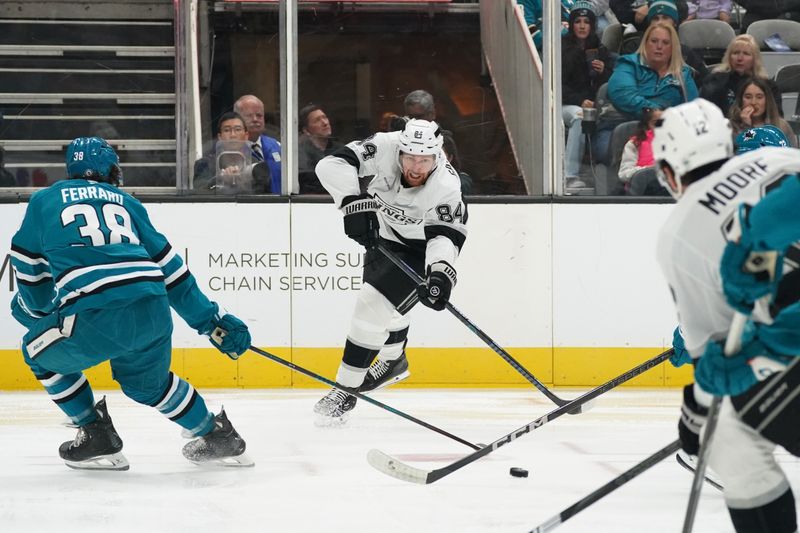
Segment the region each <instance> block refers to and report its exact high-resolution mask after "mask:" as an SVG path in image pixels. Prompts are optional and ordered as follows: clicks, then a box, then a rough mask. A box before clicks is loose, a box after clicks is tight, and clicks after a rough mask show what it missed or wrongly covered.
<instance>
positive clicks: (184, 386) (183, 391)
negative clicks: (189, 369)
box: [152, 372, 214, 436]
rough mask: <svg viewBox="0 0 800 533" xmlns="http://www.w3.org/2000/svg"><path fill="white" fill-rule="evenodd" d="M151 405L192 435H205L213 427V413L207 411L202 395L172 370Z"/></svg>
mask: <svg viewBox="0 0 800 533" xmlns="http://www.w3.org/2000/svg"><path fill="white" fill-rule="evenodd" d="M152 407H155V408H156V409H158V411H159V412H160V413H161V414H162V415H164V416H166V417H167V418H169V419H170V420H172V421H173V422H175V423H176V424H178V425H180V426H181V427H183V428H184V429H186V430H187V431H188V432H189V433H191V434H192V435H193V436H200V435H205V434H207V433H209V432H210V431H211V430H212V429H214V415H213V414H211V413H210V412H209V410H208V408H207V407H206V402H205V401H203V397H202V396H200V393H198V392H197V391H196V390H195V389H194V387H192V386H191V385H190V384H189V382H187V381H185V380H184V379H182V378H180V377H178V376H176V375H175V374H173V373H172V372H170V373H169V379H168V380H167V387H166V389H165V390H164V393H163V394H162V396H161V398H159V399H158V400H157V401H156V402H155V403H153V404H152Z"/></svg>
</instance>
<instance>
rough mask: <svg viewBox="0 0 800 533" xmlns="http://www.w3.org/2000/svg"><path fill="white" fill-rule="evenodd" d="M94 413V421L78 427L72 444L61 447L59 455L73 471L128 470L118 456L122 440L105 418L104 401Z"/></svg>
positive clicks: (120, 454)
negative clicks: (95, 417) (95, 415)
mask: <svg viewBox="0 0 800 533" xmlns="http://www.w3.org/2000/svg"><path fill="white" fill-rule="evenodd" d="M94 409H95V411H96V412H97V420H95V421H94V422H91V423H89V424H86V425H85V426H81V427H79V428H78V434H77V435H76V436H75V440H72V441H67V442H65V443H63V444H62V445H61V446H60V447H59V448H58V454H59V455H60V456H61V458H62V459H63V460H64V462H65V463H66V464H67V466H68V467H70V468H75V469H76V470H128V469H129V468H130V464H129V463H128V460H127V459H126V458H125V456H124V455H122V453H121V451H122V439H121V438H119V435H118V434H117V430H116V429H114V424H113V422H112V421H111V417H110V416H108V408H107V407H106V399H105V397H103V399H102V400H100V401H99V402H97V404H96V405H95V406H94Z"/></svg>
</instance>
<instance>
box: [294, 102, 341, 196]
mask: <svg viewBox="0 0 800 533" xmlns="http://www.w3.org/2000/svg"><path fill="white" fill-rule="evenodd" d="M299 125H300V139H299V141H298V143H297V157H298V162H297V170H298V172H299V180H300V194H328V191H326V190H325V187H323V186H322V184H321V183H320V182H319V178H318V177H317V174H316V172H315V171H314V168H315V167H316V166H317V163H319V162H320V160H321V159H322V158H323V157H325V156H326V155H330V154H332V153H334V152H335V151H336V150H338V149H339V148H341V147H342V146H344V145H343V144H342V143H340V142H337V141H335V140H333V137H332V135H333V130H332V129H331V121H330V120H328V115H326V114H325V111H323V110H322V108H321V107H320V106H318V105H316V104H309V105H307V106H305V107H304V108H302V109H301V110H300V120H299Z"/></svg>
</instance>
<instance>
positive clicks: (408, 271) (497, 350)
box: [377, 243, 581, 415]
mask: <svg viewBox="0 0 800 533" xmlns="http://www.w3.org/2000/svg"><path fill="white" fill-rule="evenodd" d="M377 248H378V250H380V251H381V252H382V253H383V255H385V256H386V257H387V258H388V259H389V260H390V261H391V262H392V263H394V264H395V265H396V266H397V267H398V268H399V269H400V270H402V271H403V272H405V273H406V275H408V277H409V278H411V279H412V280H414V282H416V283H417V284H418V285H419V284H422V283H424V282H425V280H423V279H422V277H420V275H419V274H417V273H416V272H415V271H414V269H413V268H411V267H410V266H408V265H407V264H406V263H405V262H404V261H403V260H402V259H400V258H399V257H397V256H396V255H395V254H394V253H393V252H392V251H391V250H389V249H388V248H386V247H385V246H384V245H383V244H380V243H378V244H377ZM445 307H446V308H447V310H448V311H450V312H451V313H452V314H453V316H455V317H456V318H457V319H458V320H459V321H461V323H462V324H464V325H465V326H467V328H468V329H469V330H470V331H472V332H473V333H475V334H476V335H477V336H478V337H479V338H480V339H481V340H482V341H483V342H485V343H486V344H487V345H488V346H489V347H490V348H491V349H492V350H494V352H495V353H496V354H497V355H499V356H500V357H502V358H503V360H504V361H505V362H506V363H508V364H509V365H511V367H512V368H513V369H514V370H516V371H517V372H519V373H520V374H521V375H522V377H524V378H525V379H527V380H528V381H529V382H530V383H531V384H532V385H533V386H535V387H536V388H537V389H539V391H540V392H541V393H542V394H544V395H545V396H547V398H548V399H549V400H550V401H552V402H553V403H554V404H556V405H557V406H559V407H562V406H564V405H567V404H568V403H570V400H564V399H563V398H559V397H558V396H556V395H555V394H553V393H552V392H550V389H548V388H547V387H546V386H545V385H544V383H542V382H541V381H539V380H538V379H536V378H535V377H534V376H533V374H531V373H530V372H528V371H527V370H526V369H525V367H524V366H522V365H521V364H519V362H518V361H517V360H516V359H514V358H513V357H511V354H509V353H508V352H507V351H505V350H504V349H503V348H501V347H500V346H499V345H498V344H497V343H496V342H494V341H493V340H492V339H491V337H489V336H488V335H487V334H486V333H484V332H483V331H482V330H481V329H480V328H479V327H478V326H476V325H475V324H474V323H473V322H472V321H471V320H470V319H468V318H467V317H465V316H464V315H463V314H462V313H461V311H459V310H458V309H456V308H455V307H454V306H453V304H451V303H450V302H447V303H446V304H445ZM580 412H581V409H580V407H579V406H578V407H577V408H575V410H574V411H573V412H571V413H569V414H571V415H577V414H579V413H580Z"/></svg>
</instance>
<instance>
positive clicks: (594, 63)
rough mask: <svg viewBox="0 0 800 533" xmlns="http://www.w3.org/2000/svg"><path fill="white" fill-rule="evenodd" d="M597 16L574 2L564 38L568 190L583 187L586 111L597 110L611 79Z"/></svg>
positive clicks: (582, 3)
mask: <svg viewBox="0 0 800 533" xmlns="http://www.w3.org/2000/svg"><path fill="white" fill-rule="evenodd" d="M596 24H597V15H596V14H595V12H594V10H593V8H592V4H591V2H587V1H583V0H579V1H578V2H575V5H574V7H573V8H572V11H570V14H569V31H568V32H567V34H566V35H565V36H564V37H562V38H561V73H562V74H561V76H562V77H561V104H562V108H561V109H562V111H561V112H562V117H563V119H564V123H565V124H566V127H567V130H568V133H567V144H566V147H565V150H564V152H565V153H564V156H565V157H564V176H565V178H566V180H567V182H566V184H567V186H568V187H584V186H585V185H586V184H585V183H583V182H582V181H581V180H580V179H579V173H580V167H581V160H582V159H583V150H584V144H585V143H584V134H583V131H582V125H581V122H582V118H583V109H584V108H594V107H595V96H596V95H597V89H599V88H600V86H601V85H602V84H604V83H606V82H607V81H608V79H609V77H610V76H611V70H612V66H613V65H612V61H611V57H610V54H609V52H608V49H606V47H605V46H603V45H602V44H601V43H600V39H599V38H598V37H597V34H596V33H595V25H596Z"/></svg>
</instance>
